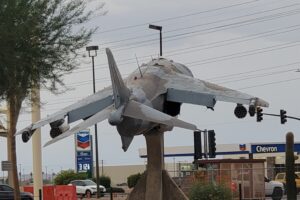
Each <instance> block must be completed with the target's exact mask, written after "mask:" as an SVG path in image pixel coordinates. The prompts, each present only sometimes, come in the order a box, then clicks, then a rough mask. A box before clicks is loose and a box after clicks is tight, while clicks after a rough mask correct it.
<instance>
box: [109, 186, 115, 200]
mask: <svg viewBox="0 0 300 200" xmlns="http://www.w3.org/2000/svg"><path fill="white" fill-rule="evenodd" d="M109 193H110V200H113V199H114V198H113V191H112V188H110V191H109Z"/></svg>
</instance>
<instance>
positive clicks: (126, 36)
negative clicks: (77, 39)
mask: <svg viewBox="0 0 300 200" xmlns="http://www.w3.org/2000/svg"><path fill="white" fill-rule="evenodd" d="M89 2H90V4H89V5H88V8H90V9H92V8H95V7H97V6H99V5H101V4H102V3H104V7H103V9H102V10H101V11H98V12H97V13H98V14H97V13H96V14H95V17H94V18H93V19H92V20H91V21H90V22H88V23H87V24H85V26H86V27H90V28H94V27H98V30H97V32H96V33H95V34H94V35H93V37H92V41H91V42H90V43H89V45H98V46H99V51H98V55H97V57H95V73H96V89H97V90H101V89H103V88H104V87H106V86H109V85H110V75H109V70H108V65H107V58H106V55H105V51H104V48H107V47H109V48H111V50H112V52H113V54H114V57H115V59H116V62H117V65H118V67H119V70H120V72H121V74H122V76H123V77H126V76H127V75H128V74H129V73H130V72H132V71H134V70H135V69H136V68H137V63H136V58H135V57H137V58H138V62H139V63H140V64H141V63H143V62H148V61H150V60H151V58H155V57H157V56H158V54H159V33H158V32H157V31H155V30H151V29H149V28H148V25H149V23H152V24H156V25H160V26H162V27H163V31H162V34H163V56H164V57H165V58H168V59H172V60H174V61H176V62H179V63H182V64H185V65H186V66H188V67H189V68H190V69H191V70H192V72H193V74H194V76H195V77H196V78H199V79H202V80H207V81H209V82H213V83H216V84H219V85H222V86H225V87H228V88H231V89H235V90H239V91H242V92H245V93H248V94H251V95H253V96H257V97H260V98H262V99H264V100H266V101H268V102H269V104H270V107H269V108H264V112H267V113H274V114H279V110H280V109H285V110H286V111H287V114H288V115H290V116H295V117H300V109H299V106H298V103H299V102H300V94H299V89H298V87H299V85H300V72H297V70H298V69H300V57H299V53H300V47H299V45H300V36H299V35H300V34H299V33H300V31H299V30H300V23H299V17H300V3H299V1H296V0H286V1H280V0H264V1H262V0H245V1H241V0H228V1H211V0H201V1H199V0H186V1H184V3H183V1H180V0H164V1H161V0H160V1H159V0H152V1H140V0H110V1H108V0H107V1H101V2H99V1H89ZM106 12H107V13H106ZM101 13H106V14H105V15H104V16H101ZM79 52H80V56H79V57H78V59H77V60H76V61H77V62H78V63H79V64H78V67H77V69H76V70H75V71H74V72H73V73H72V74H70V75H67V76H65V78H64V81H65V84H66V85H67V86H68V88H69V90H68V91H66V92H64V93H63V94H59V95H53V94H51V93H49V92H48V91H46V90H42V91H41V100H42V113H41V114H42V117H45V116H47V115H49V114H52V113H54V112H55V111H59V110H60V109H62V108H64V107H66V106H68V105H70V104H72V103H75V102H76V101H78V100H80V99H82V98H84V97H86V96H87V95H90V94H92V92H93V90H92V63H91V58H89V57H88V56H87V54H86V51H85V49H81V50H79ZM235 106H236V105H235V104H232V103H223V102H217V104H216V106H215V111H211V110H208V109H206V107H202V106H197V105H189V104H184V105H183V106H182V109H181V114H180V116H179V118H180V119H182V120H184V121H187V122H190V123H193V124H195V125H197V127H198V128H199V129H214V130H215V132H216V140H217V143H218V144H233V143H255V142H284V140H285V134H286V133H287V132H288V131H292V132H294V134H295V141H300V134H299V133H298V130H299V127H300V123H299V121H296V120H291V119H288V121H287V123H286V124H285V125H281V124H280V119H279V118H278V117H269V116H263V121H262V122H260V123H257V122H256V118H255V117H253V118H251V117H249V116H247V117H246V118H244V119H237V118H236V117H235V116H234V114H233V111H234V108H235ZM30 123H31V113H30V108H29V107H28V105H26V104H24V108H23V109H22V113H21V115H20V118H19V122H18V127H17V128H18V129H21V128H24V127H25V126H27V125H28V124H30ZM93 130H94V129H93V127H91V132H92V134H93ZM98 138H99V140H98V143H99V159H100V160H103V163H104V165H127V164H144V162H145V160H144V159H141V158H139V155H138V149H139V148H144V147H145V140H144V137H143V136H137V137H135V138H134V140H133V142H132V144H131V146H130V147H129V149H128V151H127V152H123V150H122V149H121V139H120V137H119V135H118V133H117V131H116V129H115V127H112V126H110V125H109V124H108V123H107V121H103V122H101V123H99V124H98ZM48 140H50V136H49V126H45V127H43V128H42V144H44V143H46V142H47V141H48ZM187 145H193V134H192V132H191V131H189V130H184V129H180V128H174V129H173V131H171V132H166V133H165V146H187ZM6 153H7V152H6V139H4V138H0V160H6ZM42 155H43V170H46V169H47V170H48V171H49V172H50V171H53V172H57V171H59V170H61V169H69V168H71V169H74V168H75V146H74V137H72V136H71V137H68V138H66V139H64V140H62V141H60V142H57V143H55V144H53V145H51V146H49V147H46V148H43V149H42ZM17 159H18V166H20V167H21V169H22V171H23V172H24V173H30V172H31V171H32V143H31V141H30V142H28V143H26V144H24V143H23V142H22V141H21V137H17ZM176 159H178V160H180V159H182V160H184V159H189V158H176ZM167 161H168V160H167ZM0 175H1V174H0Z"/></svg>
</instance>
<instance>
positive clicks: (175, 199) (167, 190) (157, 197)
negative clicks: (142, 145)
mask: <svg viewBox="0 0 300 200" xmlns="http://www.w3.org/2000/svg"><path fill="white" fill-rule="evenodd" d="M145 138H146V144H147V160H148V162H147V170H146V172H145V173H144V174H143V175H142V177H141V179H140V180H139V182H138V183H137V185H136V186H135V187H134V189H133V191H132V192H131V193H130V195H129V197H128V198H127V200H188V198H187V197H186V196H185V195H184V193H183V192H182V191H181V190H180V188H178V186H177V185H176V183H175V182H174V181H173V180H172V178H171V177H170V176H169V174H168V172H167V171H166V170H164V156H163V155H164V137H163V132H159V131H157V130H153V131H152V132H151V133H149V134H147V135H145Z"/></svg>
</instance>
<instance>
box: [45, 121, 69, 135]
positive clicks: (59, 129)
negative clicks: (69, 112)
mask: <svg viewBox="0 0 300 200" xmlns="http://www.w3.org/2000/svg"><path fill="white" fill-rule="evenodd" d="M50 126H51V130H50V136H51V138H55V137H57V136H59V135H60V134H62V133H64V132H66V131H67V130H69V129H70V125H69V124H68V123H67V122H66V121H65V119H60V120H57V121H54V122H52V123H50Z"/></svg>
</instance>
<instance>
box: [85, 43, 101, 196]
mask: <svg viewBox="0 0 300 200" xmlns="http://www.w3.org/2000/svg"><path fill="white" fill-rule="evenodd" d="M98 49H99V47H98V46H88V47H86V50H87V51H88V52H89V57H92V66H93V92H94V94H95V93H96V85H95V63H94V57H95V56H97V50H98ZM91 51H94V54H91ZM95 148H96V149H95V151H96V184H97V198H100V190H99V154H98V131H97V124H95Z"/></svg>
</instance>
